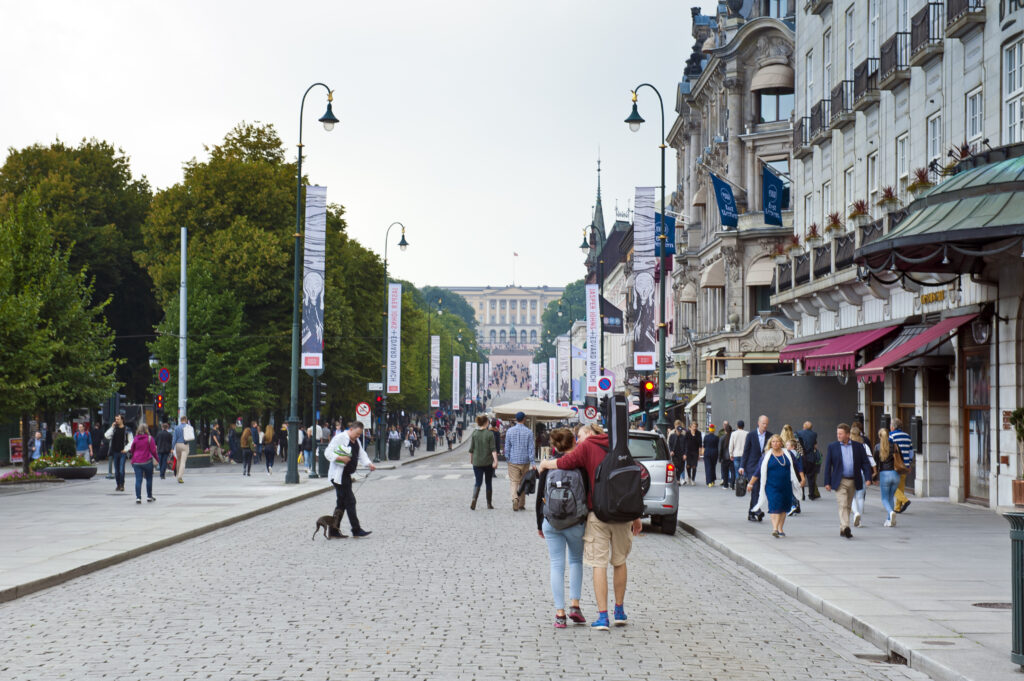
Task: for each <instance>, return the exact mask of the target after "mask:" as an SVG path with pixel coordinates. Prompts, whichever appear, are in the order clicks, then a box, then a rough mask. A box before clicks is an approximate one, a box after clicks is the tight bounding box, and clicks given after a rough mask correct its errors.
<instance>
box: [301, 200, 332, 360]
mask: <svg viewBox="0 0 1024 681" xmlns="http://www.w3.org/2000/svg"><path fill="white" fill-rule="evenodd" d="M326 251H327V187H319V186H317V185H312V186H307V187H306V234H305V247H304V252H303V256H302V360H301V366H302V368H303V369H307V370H309V371H317V370H321V371H322V370H323V368H324V260H325V254H326Z"/></svg>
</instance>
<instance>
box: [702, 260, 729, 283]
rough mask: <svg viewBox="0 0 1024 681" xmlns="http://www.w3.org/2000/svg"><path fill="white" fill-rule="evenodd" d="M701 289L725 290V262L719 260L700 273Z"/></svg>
mask: <svg viewBox="0 0 1024 681" xmlns="http://www.w3.org/2000/svg"><path fill="white" fill-rule="evenodd" d="M700 287H701V288H725V260H724V259H722V258H719V259H718V260H716V261H714V262H713V263H711V264H710V265H709V266H708V267H706V268H704V271H703V272H701V273H700Z"/></svg>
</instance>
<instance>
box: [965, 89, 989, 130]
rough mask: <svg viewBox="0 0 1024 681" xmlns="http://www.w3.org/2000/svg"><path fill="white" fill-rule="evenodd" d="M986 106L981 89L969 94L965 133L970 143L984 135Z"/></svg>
mask: <svg viewBox="0 0 1024 681" xmlns="http://www.w3.org/2000/svg"><path fill="white" fill-rule="evenodd" d="M984 106H985V105H984V104H983V103H982V99H981V88H978V89H977V90H974V91H972V92H968V93H967V111H966V114H967V115H966V116H965V121H966V126H965V128H966V129H965V132H966V133H967V134H966V135H965V137H966V138H967V140H968V141H971V140H975V139H977V138H979V137H981V135H982V130H983V121H982V118H983V116H984V112H985V110H984Z"/></svg>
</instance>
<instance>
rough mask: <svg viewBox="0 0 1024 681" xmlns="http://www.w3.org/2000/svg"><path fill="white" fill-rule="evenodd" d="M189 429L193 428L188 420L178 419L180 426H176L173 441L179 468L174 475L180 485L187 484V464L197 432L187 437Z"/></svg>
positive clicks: (183, 417) (192, 432) (193, 431)
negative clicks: (190, 447)
mask: <svg viewBox="0 0 1024 681" xmlns="http://www.w3.org/2000/svg"><path fill="white" fill-rule="evenodd" d="M186 427H187V429H189V430H191V429H192V426H191V425H190V424H189V422H188V418H186V417H185V416H182V417H181V418H180V419H178V425H176V426H174V435H173V436H172V441H173V443H174V458H176V459H177V460H178V467H177V470H176V471H175V473H174V477H176V478H177V479H178V482H179V483H183V482H185V480H184V475H185V462H186V461H187V460H188V448H189V442H190V441H191V440H194V439H195V437H196V436H195V430H192V431H191V437H187V435H188V434H189V433H187V432H186Z"/></svg>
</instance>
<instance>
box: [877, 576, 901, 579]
mask: <svg viewBox="0 0 1024 681" xmlns="http://www.w3.org/2000/svg"><path fill="white" fill-rule="evenodd" d="M878 578H879V579H899V577H895V576H893V575H879V576H878Z"/></svg>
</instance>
